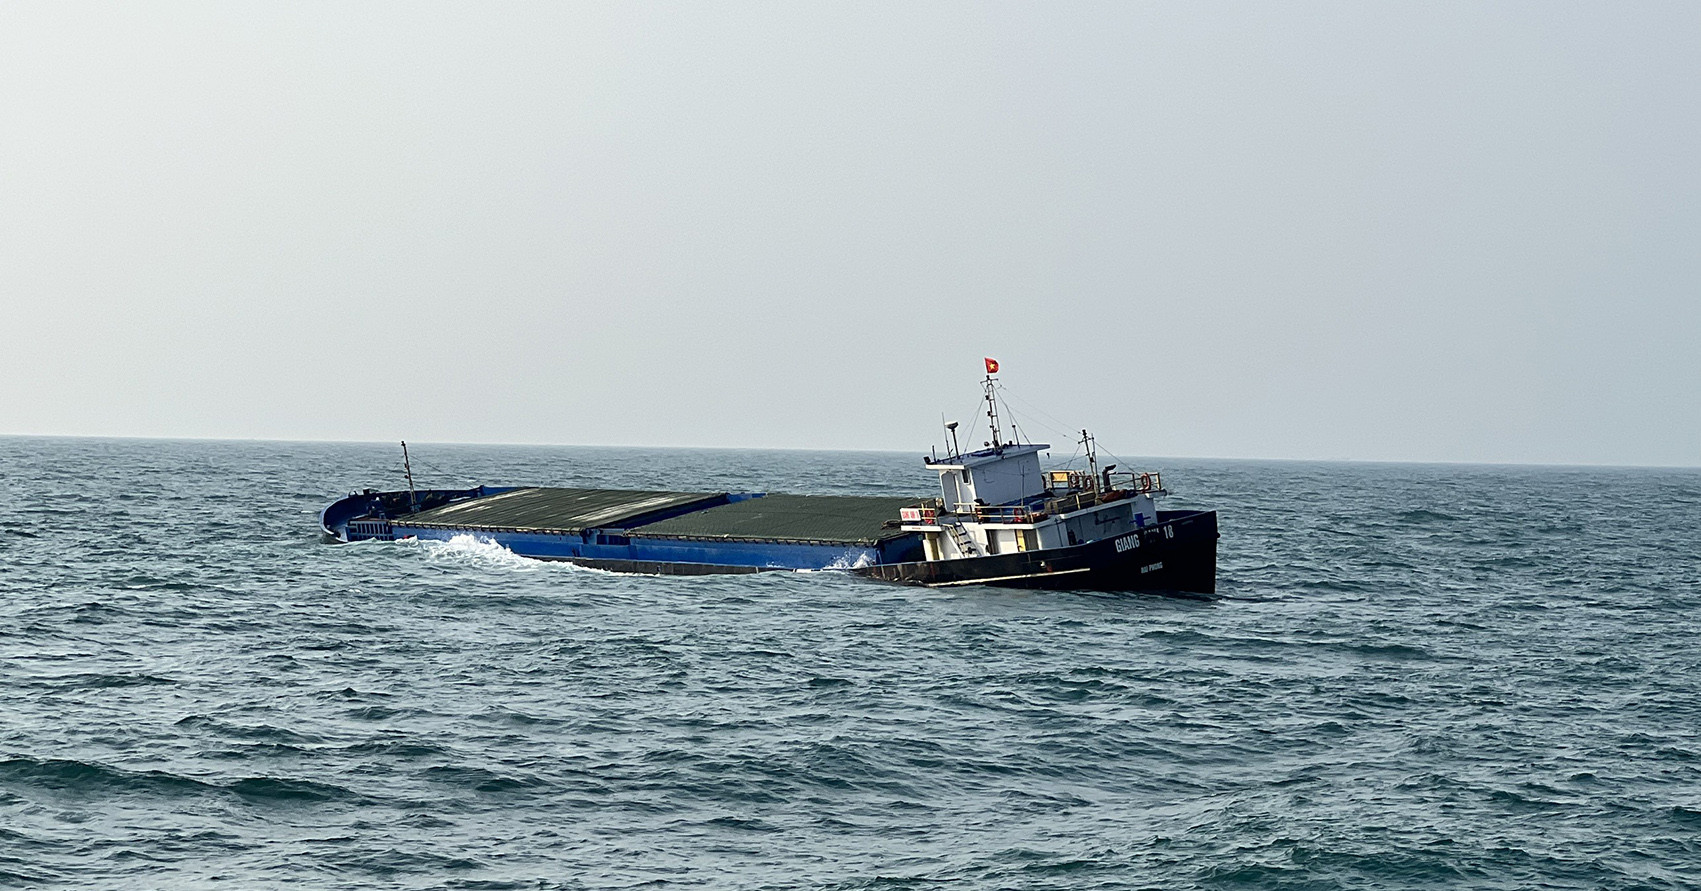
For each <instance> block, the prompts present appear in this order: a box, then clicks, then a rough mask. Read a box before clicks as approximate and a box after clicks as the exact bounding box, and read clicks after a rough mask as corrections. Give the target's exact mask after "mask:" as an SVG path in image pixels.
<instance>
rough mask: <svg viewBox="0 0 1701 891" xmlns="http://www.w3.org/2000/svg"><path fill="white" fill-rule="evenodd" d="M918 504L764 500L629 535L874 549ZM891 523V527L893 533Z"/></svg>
mask: <svg viewBox="0 0 1701 891" xmlns="http://www.w3.org/2000/svg"><path fill="white" fill-rule="evenodd" d="M919 501H920V498H918V497H917V496H913V495H909V496H902V497H880V496H867V495H764V496H762V497H761V498H752V499H750V500H748V501H737V502H733V503H732V504H726V505H722V506H720V507H712V508H709V509H708V510H700V511H694V512H692V513H688V514H685V515H683V516H678V517H673V518H672V519H667V520H662V521H660V522H657V523H650V524H648V525H645V526H643V527H642V528H639V529H634V530H632V532H631V535H632V537H633V538H695V539H715V540H722V541H802V542H831V543H834V544H863V545H872V544H877V543H879V542H880V541H882V540H884V539H888V538H895V537H897V536H900V535H903V534H904V532H903V531H902V530H900V529H898V528H897V523H896V521H897V519H898V509H899V508H903V507H911V506H914V505H915V504H917V503H918V502H919ZM888 520H891V521H893V525H892V527H890V528H888V527H887V526H886V521H888Z"/></svg>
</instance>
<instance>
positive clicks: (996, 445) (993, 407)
mask: <svg viewBox="0 0 1701 891" xmlns="http://www.w3.org/2000/svg"><path fill="white" fill-rule="evenodd" d="M982 386H984V387H986V419H987V421H989V422H990V423H991V425H992V450H993V451H995V452H998V453H999V454H1003V453H1004V442H1003V440H1002V438H1001V437H1002V434H1000V433H999V431H998V400H997V399H995V398H993V395H992V390H993V388H994V387H995V386H997V385H996V384H994V383H993V377H992V375H991V374H990V373H989V374H987V376H986V381H985V382H984V383H983V384H982Z"/></svg>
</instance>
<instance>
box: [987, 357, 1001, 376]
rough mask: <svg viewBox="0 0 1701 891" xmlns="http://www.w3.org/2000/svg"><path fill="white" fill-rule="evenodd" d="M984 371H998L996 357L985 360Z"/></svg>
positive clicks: (989, 372)
mask: <svg viewBox="0 0 1701 891" xmlns="http://www.w3.org/2000/svg"><path fill="white" fill-rule="evenodd" d="M986 373H987V374H997V373H998V360H997V359H987V360H986Z"/></svg>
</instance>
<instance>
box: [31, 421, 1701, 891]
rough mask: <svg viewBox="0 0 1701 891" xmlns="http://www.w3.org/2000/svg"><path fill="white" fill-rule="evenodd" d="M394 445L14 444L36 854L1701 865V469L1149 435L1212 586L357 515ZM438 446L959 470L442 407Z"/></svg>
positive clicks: (427, 452)
mask: <svg viewBox="0 0 1701 891" xmlns="http://www.w3.org/2000/svg"><path fill="white" fill-rule="evenodd" d="M396 452H397V450H395V449H394V448H393V447H390V446H376V445H339V444H301V443H265V442H171V441H135V440H98V439H36V438H0V654H3V660H0V672H3V673H4V675H3V683H0V886H9V887H10V886H17V887H49V888H126V889H139V888H169V889H194V888H303V887H312V888H464V889H509V888H512V889H521V888H525V889H555V888H598V889H600V888H631V887H640V886H642V887H649V888H687V887H701V888H840V889H851V888H883V889H884V888H891V889H899V888H929V889H933V888H1058V889H1064V888H1067V889H1083V888H1166V889H1167V888H1420V887H1453V888H1456V887H1467V888H1506V889H1514V888H1531V887H1546V888H1580V889H1581V888H1591V889H1593V888H1689V887H1697V886H1701V692H1698V691H1697V685H1698V683H1701V640H1698V638H1697V631H1698V630H1701V472H1698V471H1694V470H1637V469H1599V468H1532V467H1482V466H1418V465H1398V464H1354V463H1333V464H1324V463H1281V462H1228V461H1200V460H1179V459H1171V460H1154V461H1135V460H1133V459H1130V460H1128V461H1126V462H1121V463H1124V464H1125V466H1132V465H1134V464H1138V465H1140V466H1141V467H1142V468H1148V467H1149V468H1151V469H1157V470H1161V471H1162V472H1163V478H1164V481H1165V483H1166V484H1167V485H1168V486H1169V487H1170V488H1171V489H1172V490H1173V491H1174V493H1175V494H1174V496H1173V498H1172V499H1171V501H1170V506H1173V507H1208V508H1214V509H1216V510H1217V511H1219V513H1220V517H1221V525H1222V536H1223V537H1222V541H1221V544H1220V555H1221V557H1220V565H1219V578H1220V591H1221V593H1222V594H1223V595H1225V596H1224V598H1223V599H1221V600H1219V601H1216V602H1212V603H1199V602H1192V601H1180V600H1168V599H1162V598H1155V597H1150V596H1133V595H1130V596H1104V595H1088V594H1080V593H1069V592H1024V591H1013V590H1002V589H997V588H985V587H962V588H952V589H949V590H930V589H925V588H908V587H899V586H894V585H886V584H880V583H874V582H869V581H865V580H861V579H857V578H853V577H849V576H847V575H845V574H842V573H834V572H816V573H796V574H794V573H771V574H760V575H753V576H723V577H698V578H665V577H648V576H635V575H616V574H610V573H604V572H596V571H590V570H584V569H577V568H574V567H571V566H566V565H561V564H546V563H540V562H536V561H532V560H526V559H522V558H519V557H515V556H513V555H512V554H509V553H507V552H506V551H503V550H501V549H500V548H497V547H495V546H493V545H490V544H488V543H484V542H480V541H477V540H476V539H471V538H468V539H463V540H458V541H455V542H450V543H446V544H421V543H418V542H395V543H378V542H367V543H361V544H356V545H336V544H328V543H325V542H324V541H323V540H322V539H321V537H320V534H319V531H318V529H317V525H316V520H317V518H316V512H317V510H318V509H319V508H320V507H321V506H323V505H324V504H325V503H327V502H329V501H331V500H333V499H335V498H337V497H339V496H340V495H343V494H346V493H347V492H348V491H350V490H353V489H357V488H362V487H366V486H377V487H382V488H400V487H401V478H400V472H399V463H400V462H399V455H398V454H397V453H396ZM414 454H415V456H416V457H417V458H418V459H419V460H418V461H416V464H415V471H416V474H418V475H419V477H420V478H421V479H420V481H421V483H422V485H429V486H439V487H448V486H465V485H472V484H476V483H481V482H482V483H491V484H502V483H509V484H549V485H578V486H608V487H641V488H664V489H684V490H713V491H727V490H732V491H741V490H742V491H748V490H772V491H790V492H803V493H868V494H906V493H916V494H923V493H926V492H927V486H928V479H927V476H928V475H927V473H926V470H925V468H924V467H922V465H921V462H920V461H919V459H918V457H917V456H915V455H907V454H880V453H828V452H732V451H713V450H677V451H669V450H647V449H587V448H544V447H532V448H523V447H493V446H422V447H418V448H416V449H415V452H414Z"/></svg>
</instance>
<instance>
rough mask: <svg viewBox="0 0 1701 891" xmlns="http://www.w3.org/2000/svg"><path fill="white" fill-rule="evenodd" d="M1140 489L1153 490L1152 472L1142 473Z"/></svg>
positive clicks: (1144, 490)
mask: <svg viewBox="0 0 1701 891" xmlns="http://www.w3.org/2000/svg"><path fill="white" fill-rule="evenodd" d="M1140 491H1142V492H1150V491H1152V475H1151V474H1149V473H1142V474H1140Z"/></svg>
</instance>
